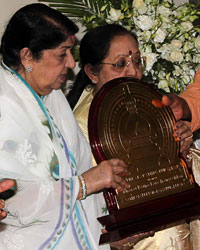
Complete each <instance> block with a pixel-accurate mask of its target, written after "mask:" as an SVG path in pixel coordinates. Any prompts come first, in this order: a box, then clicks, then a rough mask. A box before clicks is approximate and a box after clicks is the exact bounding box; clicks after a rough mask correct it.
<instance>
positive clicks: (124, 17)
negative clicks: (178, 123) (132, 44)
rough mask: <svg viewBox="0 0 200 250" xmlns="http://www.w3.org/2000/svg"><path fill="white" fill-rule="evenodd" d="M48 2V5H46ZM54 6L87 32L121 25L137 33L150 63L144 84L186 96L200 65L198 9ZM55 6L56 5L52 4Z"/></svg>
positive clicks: (66, 2) (76, 2)
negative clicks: (105, 26)
mask: <svg viewBox="0 0 200 250" xmlns="http://www.w3.org/2000/svg"><path fill="white" fill-rule="evenodd" d="M43 2H44V1H43ZM47 2H51V4H50V6H52V7H55V8H57V9H58V10H60V11H61V12H63V13H64V14H66V15H67V16H68V17H72V18H73V19H75V21H78V22H81V23H82V25H83V27H85V29H86V30H89V29H91V28H92V27H95V26H98V25H102V24H106V23H118V24H121V25H123V26H125V27H126V28H127V29H129V30H132V31H133V32H135V33H136V35H137V37H138V41H139V46H140V51H141V54H142V56H145V57H146V59H147V65H146V69H145V70H144V79H143V80H144V81H148V82H153V83H154V84H156V85H157V86H158V88H161V89H164V90H165V91H167V92H175V93H180V92H182V91H183V90H184V89H185V88H186V86H187V85H188V84H190V83H191V82H192V81H193V77H194V74H195V71H196V70H197V68H198V65H199V63H200V35H199V32H200V27H198V26H194V25H193V22H194V21H195V19H197V18H198V15H199V14H200V11H199V10H198V8H196V7H195V6H194V5H192V4H189V3H184V4H181V5H178V6H176V5H175V3H174V1H173V0H133V1H132V0H118V1H116V0H98V1H97V0H57V1H56V0H52V1H47ZM52 2H53V3H54V4H52Z"/></svg>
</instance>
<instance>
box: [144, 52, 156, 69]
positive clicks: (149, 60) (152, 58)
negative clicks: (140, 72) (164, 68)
mask: <svg viewBox="0 0 200 250" xmlns="http://www.w3.org/2000/svg"><path fill="white" fill-rule="evenodd" d="M144 56H145V57H146V70H147V71H150V70H151V69H152V67H153V65H154V63H155V62H156V61H157V56H158V55H157V54H155V53H144Z"/></svg>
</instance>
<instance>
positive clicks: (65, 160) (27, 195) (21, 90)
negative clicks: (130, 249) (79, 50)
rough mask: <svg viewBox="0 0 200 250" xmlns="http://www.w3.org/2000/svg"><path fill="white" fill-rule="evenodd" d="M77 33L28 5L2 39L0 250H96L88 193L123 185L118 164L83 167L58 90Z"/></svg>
mask: <svg viewBox="0 0 200 250" xmlns="http://www.w3.org/2000/svg"><path fill="white" fill-rule="evenodd" d="M77 31H78V28H77V26H76V25H75V24H74V23H73V22H72V21H70V20H69V19H68V18H67V17H65V16H64V15H62V14H61V13H60V12H58V11H56V10H54V9H51V8H50V7H48V6H46V5H43V4H30V5H27V6H25V7H23V8H21V9H20V10H18V11H17V12H16V13H15V14H14V15H13V17H12V18H11V19H10V21H9V23H8V25H7V27H6V30H5V32H4V34H3V36H2V41H1V48H0V49H1V54H2V63H1V66H0V96H1V98H0V138H1V139H0V144H1V145H0V162H1V164H0V178H2V179H3V178H7V179H13V180H15V185H16V193H15V195H14V196H13V197H11V198H10V199H9V200H8V201H7V202H6V206H5V207H6V211H7V213H8V216H7V218H6V219H4V220H3V222H2V223H1V225H0V227H1V228H0V249H1V250H5V249H9V250H10V249H18V250H22V249H24V250H27V249H29V250H32V249H34V250H35V249H60V250H63V249H68V248H71V249H91V250H94V249H100V247H99V246H98V241H99V236H100V233H101V226H100V225H99V223H98V222H97V219H96V218H97V216H98V214H97V211H98V209H97V205H98V204H97V201H96V195H95V194H94V193H96V192H98V191H101V190H102V189H104V188H110V187H112V188H115V189H118V190H119V191H122V190H124V189H127V188H128V187H129V185H128V184H127V183H126V182H125V181H124V180H123V178H122V177H121V176H120V174H123V175H127V174H128V171H127V168H126V165H125V163H124V162H123V161H120V160H118V159H111V160H108V161H104V162H102V163H100V164H99V165H98V166H96V167H92V168H91V166H92V163H91V151H90V147H89V145H88V143H87V141H86V139H85V138H84V136H83V134H82V132H81V130H80V128H79V126H78V124H77V122H76V120H75V119H74V116H73V113H72V111H71V109H70V107H69V105H68V102H67V100H66V98H65V96H64V95H63V93H62V92H61V90H59V88H60V87H61V85H62V84H63V83H65V82H66V79H67V70H68V68H74V66H75V62H74V59H73V56H72V54H71V48H72V46H73V44H74V34H75V33H76V32H77ZM129 242H130V239H129ZM108 248H109V245H103V246H102V249H108Z"/></svg>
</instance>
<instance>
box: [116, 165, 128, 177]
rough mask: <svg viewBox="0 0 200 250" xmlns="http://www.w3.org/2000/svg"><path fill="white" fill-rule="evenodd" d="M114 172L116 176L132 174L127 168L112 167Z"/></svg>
mask: <svg viewBox="0 0 200 250" xmlns="http://www.w3.org/2000/svg"><path fill="white" fill-rule="evenodd" d="M112 170H113V173H114V174H120V175H121V176H123V175H125V176H127V175H129V174H130V173H129V171H128V168H127V167H121V166H112Z"/></svg>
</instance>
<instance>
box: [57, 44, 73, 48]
mask: <svg viewBox="0 0 200 250" xmlns="http://www.w3.org/2000/svg"><path fill="white" fill-rule="evenodd" d="M72 47H73V44H72V45H68V46H62V47H60V49H71V48H72Z"/></svg>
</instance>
